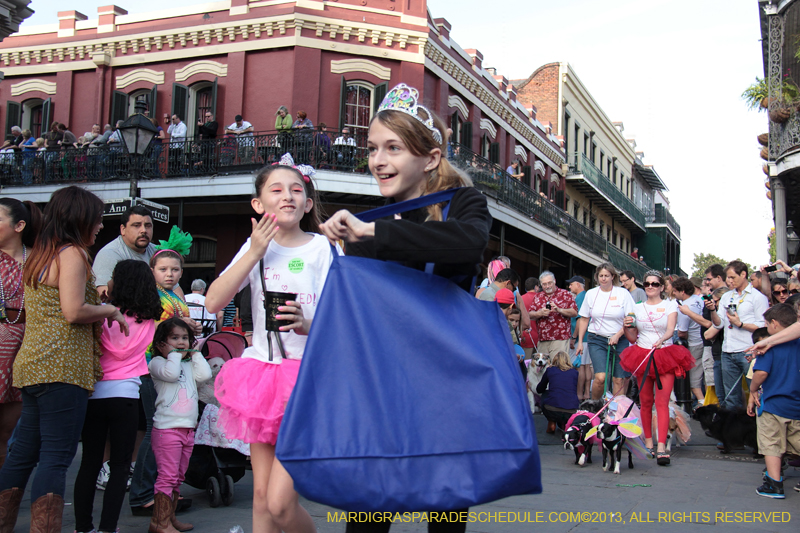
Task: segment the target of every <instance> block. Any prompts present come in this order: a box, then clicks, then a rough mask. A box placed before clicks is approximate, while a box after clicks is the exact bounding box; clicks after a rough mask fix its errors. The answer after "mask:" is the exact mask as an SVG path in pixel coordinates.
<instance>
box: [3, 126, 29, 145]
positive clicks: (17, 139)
mask: <svg viewBox="0 0 800 533" xmlns="http://www.w3.org/2000/svg"><path fill="white" fill-rule="evenodd" d="M23 140H24V139H23V137H22V130H21V129H20V127H19V126H11V138H10V139H6V140H5V142H4V143H3V144H2V145H0V150H5V149H6V148H12V149H15V148H19V145H20V144H22V141H23Z"/></svg>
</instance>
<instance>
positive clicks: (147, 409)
mask: <svg viewBox="0 0 800 533" xmlns="http://www.w3.org/2000/svg"><path fill="white" fill-rule="evenodd" d="M140 379H141V380H142V386H141V387H139V397H140V398H141V399H142V407H144V414H145V417H146V420H147V432H146V433H145V434H144V439H143V440H142V444H141V445H140V446H139V454H138V455H137V456H136V466H135V467H134V468H133V477H131V492H130V494H129V495H128V502H129V503H130V505H131V507H141V506H143V505H145V504H146V503H150V502H151V501H153V486H154V485H155V484H156V475H157V474H158V469H157V467H156V456H155V455H154V454H153V448H152V447H151V446H150V434H151V433H152V431H153V416H154V415H155V414H156V396H157V395H156V387H155V385H153V378H151V377H150V376H142V377H141V378H140Z"/></svg>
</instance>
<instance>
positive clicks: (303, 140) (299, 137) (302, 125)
mask: <svg viewBox="0 0 800 533" xmlns="http://www.w3.org/2000/svg"><path fill="white" fill-rule="evenodd" d="M292 129H293V130H294V133H295V145H296V148H295V154H294V158H295V160H296V162H297V163H299V164H307V163H308V162H309V154H310V152H311V141H312V135H313V133H314V124H313V123H312V122H311V120H310V119H309V118H308V115H306V112H305V111H298V112H297V120H295V121H294V124H292Z"/></svg>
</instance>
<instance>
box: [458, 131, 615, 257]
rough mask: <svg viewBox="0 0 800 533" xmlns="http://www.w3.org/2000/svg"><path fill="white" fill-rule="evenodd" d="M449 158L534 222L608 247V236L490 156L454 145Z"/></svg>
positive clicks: (591, 246)
mask: <svg viewBox="0 0 800 533" xmlns="http://www.w3.org/2000/svg"><path fill="white" fill-rule="evenodd" d="M450 160H451V161H452V162H453V163H454V164H455V165H456V166H457V167H459V168H461V169H462V170H464V171H466V172H467V173H468V174H469V175H470V177H471V178H472V180H473V182H475V186H476V187H478V188H479V189H480V190H481V191H483V192H484V194H486V195H487V196H490V197H492V198H495V199H496V200H497V201H498V202H500V203H502V204H505V205H508V206H510V207H512V208H514V209H515V210H517V211H519V212H520V213H522V214H524V215H525V216H527V217H528V218H530V219H531V220H533V221H534V222H537V223H539V224H541V225H543V226H546V227H548V228H550V229H552V230H554V231H556V232H559V233H561V234H563V235H565V236H566V237H567V238H568V239H569V240H570V241H571V242H573V243H575V244H576V245H578V246H580V247H581V248H583V249H585V250H588V251H589V252H591V253H593V254H596V255H602V254H603V253H605V251H606V247H607V246H608V243H607V242H606V240H605V239H604V238H603V237H602V236H601V235H599V234H598V233H595V232H594V231H592V230H590V229H589V228H587V227H586V226H584V225H583V224H581V223H579V222H578V221H577V220H575V219H574V218H572V217H571V216H569V215H568V214H567V213H566V212H565V211H563V210H562V209H560V208H559V207H557V206H556V205H555V204H553V203H552V202H551V201H550V200H548V199H547V198H545V197H544V196H542V195H540V194H537V193H536V191H534V190H532V189H531V188H530V187H528V186H527V185H525V184H524V183H522V182H521V181H519V180H517V179H514V178H512V177H511V176H509V175H508V174H507V173H506V171H505V170H503V168H502V167H500V166H499V165H496V164H494V163H492V162H491V161H489V160H488V159H486V158H484V157H482V156H480V155H478V154H476V153H475V152H473V151H471V150H469V149H468V148H466V147H464V146H461V145H453V146H452V150H451V154H450Z"/></svg>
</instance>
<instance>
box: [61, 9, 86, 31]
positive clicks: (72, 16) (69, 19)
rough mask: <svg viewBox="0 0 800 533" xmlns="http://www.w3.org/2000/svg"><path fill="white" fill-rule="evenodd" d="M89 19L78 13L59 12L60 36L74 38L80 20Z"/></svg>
mask: <svg viewBox="0 0 800 533" xmlns="http://www.w3.org/2000/svg"><path fill="white" fill-rule="evenodd" d="M87 18H89V17H87V16H86V15H84V14H83V13H79V12H78V11H59V12H58V36H59V37H72V36H74V35H75V25H76V23H77V21H79V20H86V19H87Z"/></svg>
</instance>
